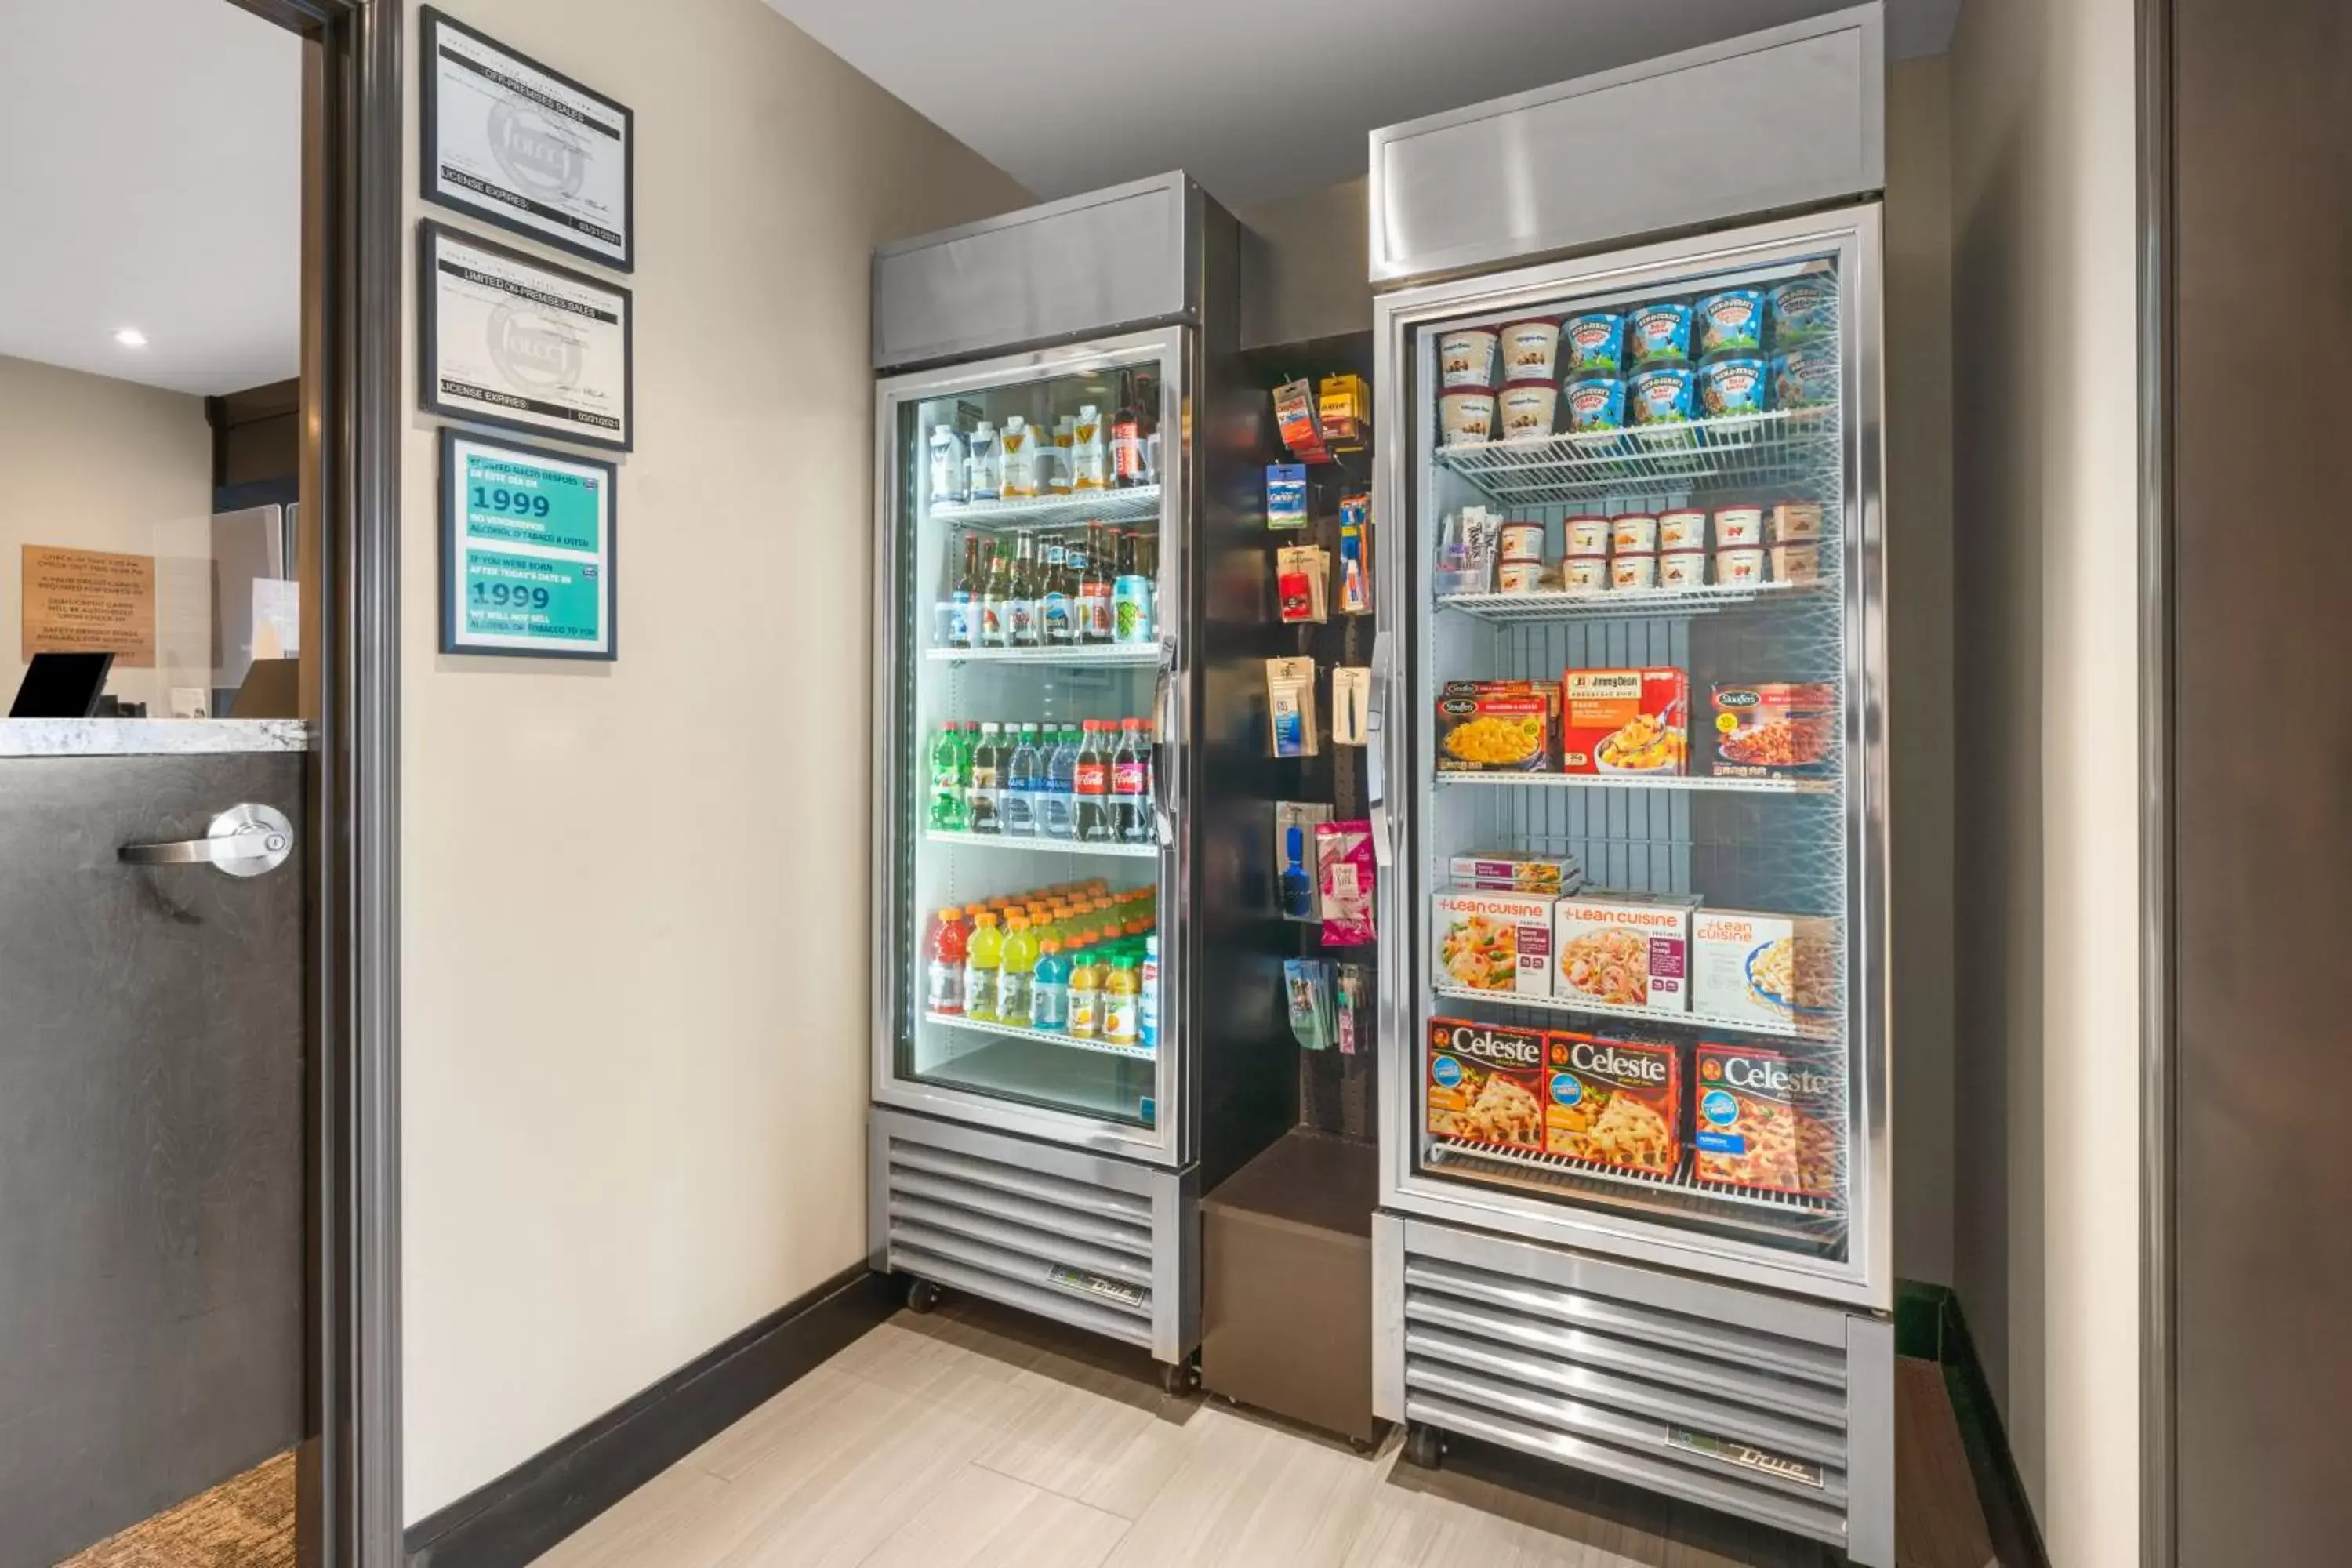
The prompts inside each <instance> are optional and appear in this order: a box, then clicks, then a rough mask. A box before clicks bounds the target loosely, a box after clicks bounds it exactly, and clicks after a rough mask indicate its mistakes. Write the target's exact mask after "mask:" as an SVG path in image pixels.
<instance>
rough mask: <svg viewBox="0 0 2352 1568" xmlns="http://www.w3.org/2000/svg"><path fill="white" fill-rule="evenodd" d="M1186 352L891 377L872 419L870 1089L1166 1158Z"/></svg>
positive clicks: (1172, 347)
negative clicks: (875, 677) (876, 680)
mask: <svg viewBox="0 0 2352 1568" xmlns="http://www.w3.org/2000/svg"><path fill="white" fill-rule="evenodd" d="M1186 335H1187V334H1186V331H1185V330H1184V329H1181V328H1171V329H1169V330H1166V331H1157V332H1147V333H1139V334H1132V335H1129V336H1125V337H1120V338H1115V339H1107V340H1103V341H1100V342H1094V343H1088V344H1084V345H1080V346H1077V347H1073V348H1061V349H1054V350H1048V351H1041V352H1037V353H1026V354H1021V355H1016V356H1013V357H1009V358H1003V359H998V360H992V361H990V362H987V363H971V364H964V365H958V366H954V367H951V368H949V369H946V370H941V371H935V372H922V373H918V374H908V375H901V376H897V377H892V378H887V379H885V380H884V381H882V382H881V383H880V384H879V402H878V405H877V438H878V442H879V447H880V452H879V469H878V472H877V496H878V499H879V501H880V515H881V517H882V519H883V526H882V528H881V530H880V537H879V539H878V542H877V639H878V643H879V651H878V665H879V668H881V670H882V671H883V679H882V682H881V686H880V689H879V701H878V702H877V714H876V723H877V732H876V735H875V748H876V763H877V765H876V776H877V780H879V781H880V786H881V787H880V789H879V792H878V798H877V867H876V885H877V900H876V904H877V929H876V932H875V942H876V950H877V953H880V954H885V955H887V960H886V961H885V962H881V963H877V964H876V966H875V973H876V987H877V994H876V998H875V1016H876V1019H877V1038H876V1047H875V1049H876V1059H875V1089H876V1096H877V1100H880V1101H882V1102H883V1103H885V1104H887V1105H891V1106H895V1107H898V1108H899V1109H903V1110H919V1111H928V1112H930V1113H933V1114H937V1115H943V1116H948V1117H950V1118H953V1119H955V1120H959V1121H965V1122H969V1123H973V1124H976V1125H980V1126H982V1127H988V1128H993V1129H996V1130H999V1131H1008V1132H1015V1133H1023V1134H1027V1135H1030V1136H1034V1137H1042V1138H1045V1139H1049V1140H1052V1141H1055V1142H1062V1143H1066V1144H1071V1145H1075V1146H1079V1147H1084V1148H1089V1149H1093V1150H1097V1151H1098V1152H1111V1153H1124V1154H1129V1155H1132V1156H1134V1157H1136V1158H1139V1159H1143V1160H1146V1161H1150V1162H1152V1163H1162V1164H1173V1163H1179V1162H1180V1160H1181V1155H1182V1143H1181V1139H1180V1138H1179V1136H1178V1131H1179V1129H1180V1127H1181V1118H1182V1117H1183V1116H1184V1115H1185V1114H1186V1111H1187V1108H1186V1106H1185V1105H1184V1104H1183V1103H1182V1101H1183V1094H1182V1089H1181V1081H1182V1075H1181V1071H1179V1070H1176V1069H1175V1068H1171V1061H1175V1062H1178V1063H1179V1064H1180V1065H1181V1040H1182V1020H1181V1017H1180V1016H1178V1013H1179V1007H1180V999H1181V984H1179V983H1180V982H1181V973H1178V966H1179V965H1181V962H1182V958H1181V943H1180V942H1175V941H1173V940H1172V936H1173V935H1174V934H1175V933H1176V932H1177V931H1178V927H1177V921H1179V919H1180V912H1179V908H1178V900H1176V899H1174V898H1173V897H1172V896H1171V890H1172V889H1175V888H1176V887H1178V886H1179V885H1181V879H1180V875H1179V868H1180V867H1181V864H1182V861H1181V825H1180V823H1179V821H1178V815H1177V814H1176V813H1174V812H1172V811H1171V809H1170V805H1169V803H1170V802H1171V800H1173V799H1175V798H1177V793H1176V792H1177V791H1178V790H1179V788H1180V787H1181V778H1180V777H1179V776H1178V775H1179V774H1180V773H1181V770H1182V769H1183V767H1184V766H1185V759H1184V756H1183V747H1182V744H1181V722H1182V711H1181V710H1182V704H1181V700H1180V698H1181V681H1182V677H1183V673H1184V668H1185V651H1186V650H1185V649H1184V648H1183V647H1182V638H1181V615H1180V614H1178V613H1177V612H1178V610H1179V607H1180V606H1181V605H1182V604H1183V602H1184V600H1183V586H1182V581H1181V577H1182V572H1183V562H1182V559H1181V556H1182V540H1183V534H1184V531H1183V530H1182V528H1181V527H1180V526H1177V525H1176V524H1174V523H1173V522H1171V521H1170V520H1172V519H1181V518H1182V517H1183V515H1184V510H1183V509H1184V489H1185V468H1186V463H1185V461H1184V451H1183V446H1182V442H1181V438H1180V436H1179V426H1180V421H1179V419H1178V418H1177V417H1175V416H1173V414H1172V412H1171V411H1175V410H1180V409H1181V406H1182V403H1181V399H1182V397H1183V395H1184V387H1183V375H1184V365H1185V353H1184V350H1185V345H1186ZM1163 610H1164V612H1165V613H1163ZM1163 932H1166V933H1170V935H1171V940H1169V941H1167V942H1163V941H1162V933H1163Z"/></svg>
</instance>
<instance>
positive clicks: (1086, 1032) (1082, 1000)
mask: <svg viewBox="0 0 2352 1568" xmlns="http://www.w3.org/2000/svg"><path fill="white" fill-rule="evenodd" d="M1077 940H1078V942H1079V943H1080V946H1079V950H1078V954H1077V956H1076V958H1074V959H1072V960H1071V961H1070V1002H1069V1019H1070V1024H1069V1028H1070V1033H1071V1034H1072V1035H1074V1036H1075V1037H1077V1038H1079V1039H1081V1040H1091V1039H1093V1038H1095V1037H1097V1035H1099V1034H1100V1033H1101V1032H1102V1001H1103V995H1102V988H1103V969H1102V953H1101V952H1100V950H1099V949H1097V947H1096V945H1095V933H1094V932H1093V931H1081V932H1079V933H1078V939H1077Z"/></svg>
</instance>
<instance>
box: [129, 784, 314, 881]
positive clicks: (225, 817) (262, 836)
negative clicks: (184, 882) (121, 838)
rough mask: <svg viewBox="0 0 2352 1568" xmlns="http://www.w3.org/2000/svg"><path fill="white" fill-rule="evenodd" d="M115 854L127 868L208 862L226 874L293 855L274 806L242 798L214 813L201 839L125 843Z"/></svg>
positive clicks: (288, 832) (270, 867) (266, 866)
mask: <svg viewBox="0 0 2352 1568" xmlns="http://www.w3.org/2000/svg"><path fill="white" fill-rule="evenodd" d="M115 853H116V854H117V856H119V857H120V858H121V859H122V860H124V861H126V862H127V863H129V864H131V865H133V866H210V867H213V868H215V869H217V870H220V871H224V872H226V873H227V874H228V875H229V876H232V877H258V876H260V875H261V874H262V873H263V872H264V871H275V870H276V869H278V867H280V866H283V865H284V864H286V858H287V857H288V856H289V855H291V854H293V853H294V825H293V824H292V823H290V822H289V821H287V820H286V814H285V813H284V812H282V811H279V810H278V808H277V807H276V806H270V805H254V804H252V803H251V802H249V801H248V802H247V803H246V804H245V805H232V806H230V807H229V808H228V809H227V810H226V811H224V812H222V813H221V814H220V815H219V816H215V817H214V818H213V821H212V826H211V827H209V828H207V829H206V830H205V837H202V838H185V839H182V840H180V841H179V842H178V843H175V844H126V845H124V846H123V847H121V849H119V850H117V851H115Z"/></svg>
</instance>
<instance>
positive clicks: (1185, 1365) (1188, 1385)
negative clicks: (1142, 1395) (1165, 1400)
mask: <svg viewBox="0 0 2352 1568" xmlns="http://www.w3.org/2000/svg"><path fill="white" fill-rule="evenodd" d="M1200 1386H1201V1374H1200V1373H1197V1372H1195V1371H1193V1370H1192V1363H1191V1362H1189V1361H1163V1362H1161V1363H1160V1393H1162V1394H1167V1395H1169V1396H1170V1397H1171V1398H1181V1397H1182V1396H1183V1395H1185V1394H1190V1393H1192V1391H1193V1390H1194V1389H1196V1388H1198V1387H1200Z"/></svg>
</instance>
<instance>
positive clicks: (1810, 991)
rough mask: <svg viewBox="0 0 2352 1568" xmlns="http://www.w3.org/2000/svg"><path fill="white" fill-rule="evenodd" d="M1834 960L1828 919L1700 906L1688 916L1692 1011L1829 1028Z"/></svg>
mask: <svg viewBox="0 0 2352 1568" xmlns="http://www.w3.org/2000/svg"><path fill="white" fill-rule="evenodd" d="M1836 960H1837V949H1836V937H1835V927H1834V926H1833V925H1832V922H1830V921H1824V920H1815V919H1810V918H1808V917H1805V916H1802V915H1775V914H1764V913H1760V912H1759V911H1757V910H1718V909H1715V908H1712V907H1709V908H1706V909H1702V910H1699V911H1698V912H1697V914H1696V916H1694V917H1693V919H1692V921H1691V954H1690V971H1691V1007H1692V1010H1693V1011H1695V1012H1699V1013H1704V1014H1706V1016H1709V1017H1711V1018H1736V1019H1738V1020H1740V1021H1742V1022H1751V1021H1752V1022H1756V1023H1764V1024H1794V1025H1796V1026H1798V1027H1800V1028H1803V1029H1821V1030H1827V1029H1828V1028H1830V1027H1831V1026H1832V1025H1833V1024H1834V1022H1835V1020H1836V1018H1837V1013H1838V995H1837V973H1836V968H1835V964H1836Z"/></svg>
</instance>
